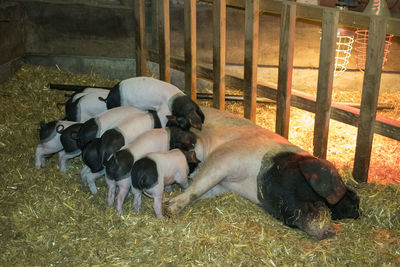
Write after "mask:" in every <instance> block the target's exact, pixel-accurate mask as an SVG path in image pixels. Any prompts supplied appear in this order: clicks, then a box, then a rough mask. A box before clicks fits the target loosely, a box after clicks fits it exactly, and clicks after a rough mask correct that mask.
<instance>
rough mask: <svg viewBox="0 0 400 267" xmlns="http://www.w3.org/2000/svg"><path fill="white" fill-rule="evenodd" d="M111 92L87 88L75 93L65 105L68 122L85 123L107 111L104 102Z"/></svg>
mask: <svg viewBox="0 0 400 267" xmlns="http://www.w3.org/2000/svg"><path fill="white" fill-rule="evenodd" d="M109 92H110V90H108V89H101V88H86V89H84V90H83V91H81V92H76V93H74V94H73V95H72V96H71V97H70V98H69V99H68V101H67V102H66V103H65V115H66V120H69V121H77V122H85V121H87V120H88V119H90V118H93V117H95V116H97V115H99V114H100V113H102V112H104V111H106V110H107V106H106V104H105V103H104V101H101V100H100V99H99V98H105V97H107V95H108V94H109Z"/></svg>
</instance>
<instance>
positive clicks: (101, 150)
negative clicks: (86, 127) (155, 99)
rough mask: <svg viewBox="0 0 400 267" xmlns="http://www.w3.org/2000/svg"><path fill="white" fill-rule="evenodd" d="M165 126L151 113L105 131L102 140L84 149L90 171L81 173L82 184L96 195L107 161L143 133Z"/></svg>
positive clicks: (83, 155) (132, 118) (134, 117)
mask: <svg viewBox="0 0 400 267" xmlns="http://www.w3.org/2000/svg"><path fill="white" fill-rule="evenodd" d="M163 126H164V127H165V125H162V124H161V122H160V120H159V118H158V116H157V113H156V112H154V111H150V112H149V113H144V114H135V115H134V116H131V117H128V118H126V119H125V120H123V121H121V122H119V123H118V124H117V125H116V127H114V128H112V129H109V130H107V131H105V132H104V134H103V135H102V136H101V138H100V139H95V141H94V142H90V143H89V144H88V145H87V146H85V148H84V149H83V152H82V159H83V162H84V163H85V165H86V166H87V167H89V168H90V171H87V170H85V171H84V172H82V173H81V174H82V182H83V183H84V184H88V185H89V188H90V191H91V192H92V193H93V194H95V193H96V192H97V189H96V185H95V180H96V178H98V177H100V176H102V175H103V174H104V170H103V169H104V168H103V166H104V163H105V161H107V160H108V159H109V158H110V157H111V156H112V154H113V153H114V152H116V151H118V150H119V149H120V148H121V147H122V146H124V145H125V144H127V143H129V142H131V141H133V140H134V139H135V138H136V137H138V136H139V135H141V134H142V133H144V132H147V131H149V130H151V129H154V128H161V127H163Z"/></svg>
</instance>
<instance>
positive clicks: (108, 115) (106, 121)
mask: <svg viewBox="0 0 400 267" xmlns="http://www.w3.org/2000/svg"><path fill="white" fill-rule="evenodd" d="M146 113H147V111H143V110H141V109H138V108H136V107H131V106H125V107H117V108H113V109H110V110H107V111H105V112H103V113H101V114H99V115H98V116H96V117H94V118H91V119H89V120H87V121H86V122H85V123H84V124H83V125H82V127H81V128H80V129H79V132H78V134H77V143H78V146H79V148H80V149H83V148H84V147H85V146H86V145H87V144H88V143H89V142H90V141H92V140H93V139H95V138H99V137H100V136H102V135H103V133H104V132H105V131H107V130H108V129H111V128H113V127H115V126H116V125H117V124H118V123H119V122H121V121H123V120H125V119H127V118H129V117H134V116H135V115H137V114H146Z"/></svg>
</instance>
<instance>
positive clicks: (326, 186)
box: [299, 158, 346, 205]
mask: <svg viewBox="0 0 400 267" xmlns="http://www.w3.org/2000/svg"><path fill="white" fill-rule="evenodd" d="M299 167H300V171H301V173H302V174H303V175H304V177H305V178H306V180H307V182H308V184H309V185H310V186H311V187H312V188H313V189H314V191H315V192H317V194H318V195H320V196H321V197H323V198H325V199H326V201H328V203H329V204H331V205H333V204H336V203H337V202H338V201H339V200H340V199H342V197H343V196H344V194H345V193H346V186H345V185H344V183H343V181H342V178H341V177H340V175H339V173H338V172H337V170H336V168H335V167H334V166H333V164H332V163H330V162H329V161H327V160H323V159H317V158H307V159H304V160H303V161H301V162H299Z"/></svg>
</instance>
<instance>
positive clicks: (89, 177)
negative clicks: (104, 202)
mask: <svg viewBox="0 0 400 267" xmlns="http://www.w3.org/2000/svg"><path fill="white" fill-rule="evenodd" d="M104 173H105V171H104V169H103V170H101V171H99V172H95V173H93V172H90V173H88V174H86V180H87V183H88V186H89V189H90V192H91V193H92V194H93V195H94V194H96V193H97V187H96V184H95V181H96V179H97V178H99V177H101V176H102V175H103V174H104Z"/></svg>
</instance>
